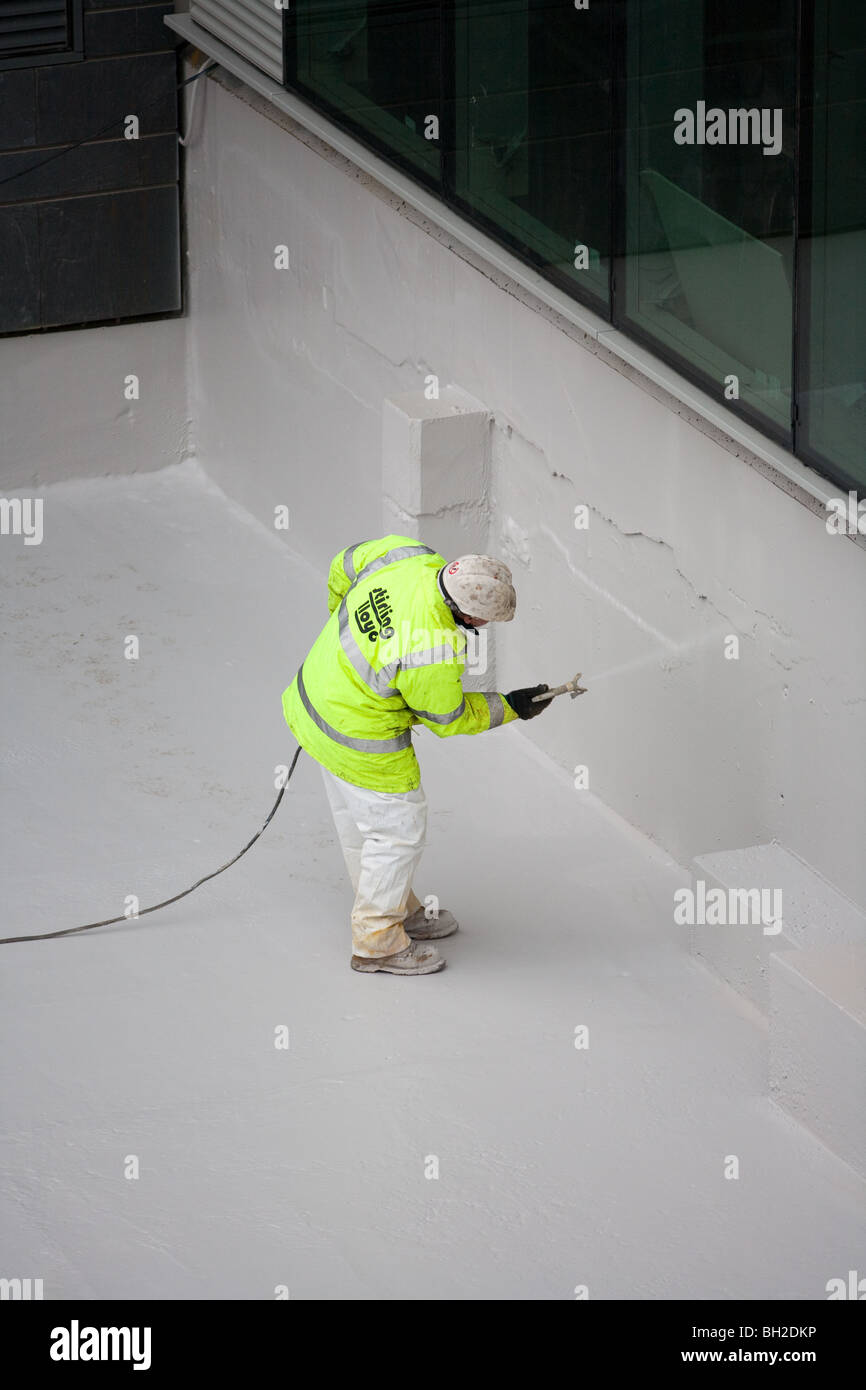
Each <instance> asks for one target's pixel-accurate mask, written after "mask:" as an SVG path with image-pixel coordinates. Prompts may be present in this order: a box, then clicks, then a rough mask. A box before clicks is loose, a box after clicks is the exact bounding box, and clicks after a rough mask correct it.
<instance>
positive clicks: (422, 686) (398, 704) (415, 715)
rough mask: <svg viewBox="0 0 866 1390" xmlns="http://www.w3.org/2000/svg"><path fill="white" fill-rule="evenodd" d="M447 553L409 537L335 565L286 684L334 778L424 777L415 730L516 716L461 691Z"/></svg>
mask: <svg viewBox="0 0 866 1390" xmlns="http://www.w3.org/2000/svg"><path fill="white" fill-rule="evenodd" d="M444 564H445V560H444V558H443V557H442V556H441V555H439V554H438V553H437V552H436V551H435V550H431V549H430V547H429V546H426V545H421V544H420V542H418V541H417V540H413V539H411V537H407V536H384V537H382V538H381V539H380V540H375V541H363V542H361V543H360V544H356V545H352V546H347V547H346V549H345V550H341V551H340V553H339V554H338V555H336V556H335V557H334V559H333V561H332V562H331V568H330V573H329V575H328V609H329V611H330V614H331V616H330V618H329V619H328V622H327V623H326V624H325V626H324V628H323V629H322V631H321V633H320V634H319V636H318V638H317V639H316V641H315V642H314V644H313V646H312V648H311V650H310V652H309V655H308V656H307V658H306V660H305V661H304V663H303V665H302V666H301V668H300V670H299V671H298V674H297V675H296V676H295V679H294V680H293V681H292V683H291V685H290V686H289V688H288V689H287V690H286V691H284V693H283V711H284V713H285V717H286V722H287V723H288V725H289V727H290V728H291V730H292V732H293V734H294V735H295V737H296V739H297V740H298V742H299V743H300V744H301V745H302V746H303V747H304V748H305V749H306V750H307V752H308V753H309V754H310V755H311V756H312V757H314V758H316V759H317V760H318V761H319V762H320V763H322V764H323V765H324V766H325V767H326V768H328V770H329V771H330V772H333V773H334V774H335V775H336V776H337V777H342V778H343V780H344V781H346V782H352V783H354V784H355V785H356V786H359V787H369V788H371V789H372V790H374V791H384V792H402V791H410V790H412V789H414V788H415V787H417V786H418V785H419V783H420V775H419V770H418V762H417V759H416V757H415V752H414V749H413V747H412V737H411V733H410V730H411V728H412V726H413V725H414V724H419V723H421V724H425V725H426V726H427V728H429V729H432V731H433V732H434V733H435V734H438V735H440V736H443V737H444V736H447V735H450V734H478V733H482V732H483V731H484V730H485V729H491V728H495V727H496V725H497V724H503V723H510V722H511V720H512V719H516V718H517V715H516V714H515V713H514V711H513V710H512V709H511V708H510V706H509V705H508V704H507V702H506V701H505V700H504V699H503V697H502V695H500V694H498V693H489V694H487V693H484V694H475V693H464V691H463V686H462V679H461V678H462V675H463V671H464V669H465V655H466V638H465V636H464V634H463V632H462V631H461V630H460V628H459V627H458V625H457V623H456V622H455V620H454V617H453V614H452V612H451V609H450V608H449V607H448V604H447V603H446V602H445V599H444V597H443V595H442V592H441V590H440V587H439V582H438V575H439V571H440V570H441V569H442V567H443V565H444Z"/></svg>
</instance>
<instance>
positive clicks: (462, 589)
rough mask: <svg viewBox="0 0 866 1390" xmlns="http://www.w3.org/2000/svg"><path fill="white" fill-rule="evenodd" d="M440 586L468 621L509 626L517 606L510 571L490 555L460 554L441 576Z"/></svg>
mask: <svg viewBox="0 0 866 1390" xmlns="http://www.w3.org/2000/svg"><path fill="white" fill-rule="evenodd" d="M440 580H441V583H442V586H443V588H444V590H445V592H446V594H447V595H448V597H449V598H450V599H452V600H453V602H454V603H455V604H456V606H457V608H459V610H460V612H461V613H463V614H465V616H466V617H467V618H480V619H481V621H482V622H488V623H510V622H511V619H512V618H513V617H514V610H515V608H516V606H517V595H516V594H515V592H514V586H513V585H512V583H511V570H510V569H509V568H508V566H507V565H503V563H502V561H501V560H494V558H493V556H492V555H461V556H460V557H459V559H457V560H452V561H451V562H450V563H449V564H447V565H446V566H445V568H444V569H443V570H442V572H441V574H440Z"/></svg>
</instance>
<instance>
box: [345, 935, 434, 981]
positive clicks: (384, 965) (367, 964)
mask: <svg viewBox="0 0 866 1390" xmlns="http://www.w3.org/2000/svg"><path fill="white" fill-rule="evenodd" d="M444 964H445V959H444V957H443V956H440V954H439V952H438V951H437V950H436V947H435V946H417V945H416V944H415V942H414V941H413V942H412V944H411V946H407V947H406V949H405V950H404V951H397V952H396V954H395V955H393V956H353V957H352V969H353V970H360V971H362V973H363V974H365V975H373V974H374V973H375V972H376V971H377V970H385V971H387V973H388V974H389V975H432V974H433V972H434V971H435V970H441V969H442V967H443V966H444Z"/></svg>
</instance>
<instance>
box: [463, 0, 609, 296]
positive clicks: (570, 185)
mask: <svg viewBox="0 0 866 1390" xmlns="http://www.w3.org/2000/svg"><path fill="white" fill-rule="evenodd" d="M610 15H611V11H610V7H609V6H608V5H603V4H597V5H594V4H591V5H590V6H589V8H588V9H582V10H578V9H577V8H576V7H575V6H574V4H573V3H571V0H567V2H566V0H558V3H551V0H472V3H461V0H458V3H457V5H456V7H455V13H454V28H455V38H454V44H455V64H456V79H455V92H456V103H455V158H454V181H455V192H456V195H457V198H458V200H459V202H460V203H461V204H464V205H465V206H466V207H467V209H468V210H469V211H470V212H471V213H472V214H474V215H475V220H483V222H485V223H487V224H491V227H492V230H493V234H494V235H498V237H499V239H500V240H503V241H505V242H506V244H508V245H510V246H511V247H513V248H515V249H517V250H518V251H519V252H520V253H521V255H523V256H524V257H525V258H526V259H528V260H530V261H532V262H533V263H534V264H536V265H538V266H539V267H540V268H543V269H544V270H545V272H546V273H548V274H550V275H551V277H552V278H554V279H557V280H560V281H565V282H566V283H567V285H568V287H569V288H570V289H571V290H572V291H575V290H576V291H577V292H578V293H579V294H581V295H582V296H589V298H590V300H593V299H594V300H597V301H600V305H599V307H601V308H602V309H603V310H606V308H607V304H608V296H609V275H610V259H609V258H610V216H611V213H610V207H611V202H610V197H611V180H610V161H611V144H610V125H611V114H610V113H611V85H612V84H611V80H610V78H611V43H610V27H611V18H610Z"/></svg>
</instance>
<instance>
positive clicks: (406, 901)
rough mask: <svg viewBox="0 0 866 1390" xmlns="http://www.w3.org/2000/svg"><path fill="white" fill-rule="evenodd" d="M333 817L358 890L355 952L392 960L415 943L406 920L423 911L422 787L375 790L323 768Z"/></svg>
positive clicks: (424, 800) (424, 803)
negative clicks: (417, 885)
mask: <svg viewBox="0 0 866 1390" xmlns="http://www.w3.org/2000/svg"><path fill="white" fill-rule="evenodd" d="M322 778H323V780H324V783H325V791H326V793H327V797H328V802H329V804H330V807H331V814H332V815H333V817H334V825H335V826H336V830H337V835H338V837H339V841H340V846H341V848H342V851H343V858H344V859H345V861H346V868H347V869H348V871H349V878H350V879H351V882H352V887H353V889H354V890H355V902H354V905H353V907H352V950H353V953H354V954H355V955H356V956H367V957H370V956H391V955H393V954H394V953H395V952H396V951H403V950H405V948H406V947H407V946H409V945H410V944H411V941H410V938H409V937H408V936H407V935H406V932H405V931H404V930H403V922H404V920H405V919H406V917H407V916H408V915H409V914H410V913H411V912H414V911H415V910H416V909H417V908H419V907H421V902H420V900H419V899H418V898H417V897H416V895H415V893H414V891H413V889H412V879H413V876H414V874H415V870H416V868H417V867H418V862H419V860H420V858H421V855H422V853H423V851H424V845H425V843H426V839H425V836H426V830H427V798H426V796H425V794H424V791H423V788H421V787H418V788H417V789H416V790H415V791H410V792H374V791H370V790H368V789H367V788H366V787H356V786H354V785H353V784H352V783H351V782H344V781H343V780H342V778H340V777H335V776H334V774H333V773H332V772H329V771H328V770H327V768H325V767H323V768H322Z"/></svg>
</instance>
